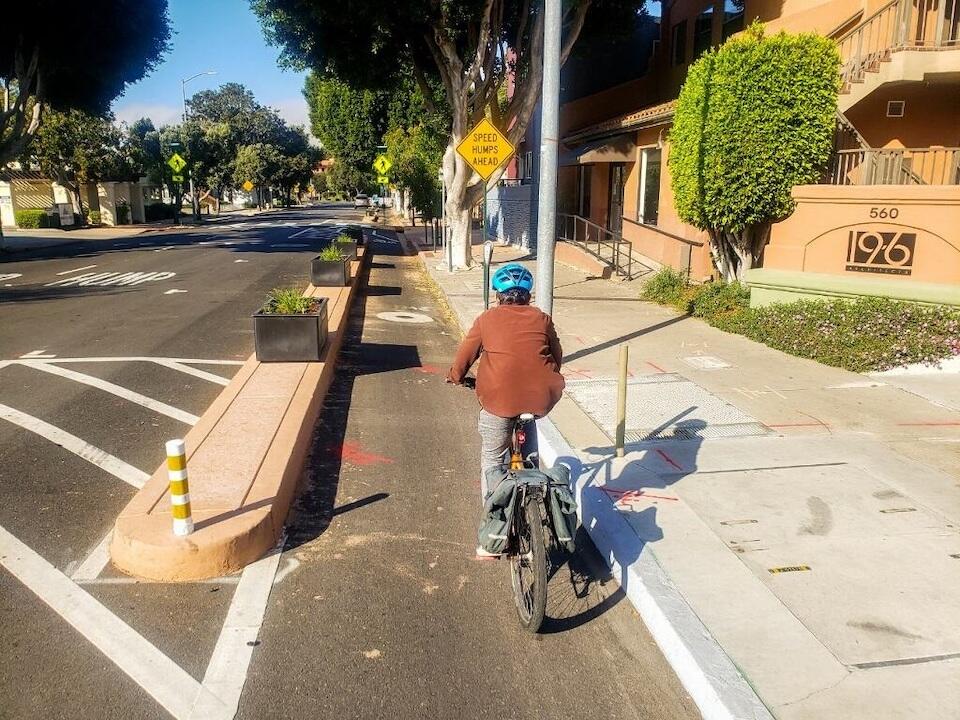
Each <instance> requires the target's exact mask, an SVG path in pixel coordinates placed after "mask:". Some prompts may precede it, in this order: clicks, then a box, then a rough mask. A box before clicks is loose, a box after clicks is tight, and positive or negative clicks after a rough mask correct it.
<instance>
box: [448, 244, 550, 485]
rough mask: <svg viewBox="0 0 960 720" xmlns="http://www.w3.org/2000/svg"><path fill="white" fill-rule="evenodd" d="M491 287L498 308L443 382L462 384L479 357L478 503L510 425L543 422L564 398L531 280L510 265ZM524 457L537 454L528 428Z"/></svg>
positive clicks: (483, 319)
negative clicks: (527, 417) (522, 420)
mask: <svg viewBox="0 0 960 720" xmlns="http://www.w3.org/2000/svg"><path fill="white" fill-rule="evenodd" d="M491 286H492V287H493V289H494V290H495V291H496V293H497V300H498V301H499V304H498V305H497V306H496V307H493V308H491V309H490V310H487V311H486V312H484V313H483V314H482V315H480V316H479V317H478V318H477V319H476V321H475V322H474V323H473V327H472V328H470V332H468V333H467V336H466V337H465V338H464V339H463V342H462V343H461V344H460V348H459V349H458V350H457V355H456V357H455V358H454V360H453V365H452V366H451V367H450V371H449V372H448V373H447V382H452V383H456V384H461V383H462V382H463V378H464V377H465V376H466V374H467V371H469V370H470V367H471V366H472V365H473V363H474V362H476V360H477V358H480V365H479V367H478V368H477V398H478V399H479V401H480V419H479V421H478V423H477V426H478V428H479V430H480V441H481V444H480V499H481V501H483V500H484V499H485V498H486V496H487V494H488V492H490V491H492V490H493V488H487V486H486V476H485V472H486V470H487V469H488V468H491V467H495V466H496V465H499V464H501V463H503V462H504V458H503V456H504V454H505V453H506V452H507V451H508V449H509V447H510V441H511V434H512V431H513V424H514V421H515V419H516V418H517V417H519V416H520V415H521V414H523V413H533V414H534V415H536V416H537V417H543V416H544V415H546V414H547V413H548V412H550V411H551V410H552V409H553V406H554V405H556V404H557V401H559V400H560V395H561V394H562V393H563V387H564V381H563V376H562V375H561V374H560V364H561V362H562V360H563V350H562V349H561V348H560V341H559V339H558V338H557V331H556V329H555V328H554V326H553V321H552V320H551V319H550V316H549V315H547V314H545V313H543V312H541V311H540V310H539V309H537V308H535V307H533V306H532V305H530V292H531V291H532V290H533V275H531V274H530V271H529V270H527V269H526V268H525V267H524V266H523V265H520V264H519V263H510V264H508V265H504V266H503V267H501V268H499V269H498V270H497V271H496V272H495V273H494V274H493V278H492V281H491ZM526 435H527V442H526V443H525V444H524V448H523V454H524V457H526V456H527V455H528V454H529V453H530V452H534V451H535V450H536V441H537V439H536V436H537V434H536V430H535V429H534V427H533V424H532V423H531V425H530V426H529V428H528V431H527V433H526Z"/></svg>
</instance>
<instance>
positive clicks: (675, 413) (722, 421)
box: [567, 373, 772, 443]
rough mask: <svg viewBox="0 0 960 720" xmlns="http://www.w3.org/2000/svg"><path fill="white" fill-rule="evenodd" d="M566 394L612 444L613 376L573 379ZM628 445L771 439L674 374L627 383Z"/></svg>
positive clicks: (740, 413) (733, 410)
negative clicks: (697, 440)
mask: <svg viewBox="0 0 960 720" xmlns="http://www.w3.org/2000/svg"><path fill="white" fill-rule="evenodd" d="M567 394H568V395H569V396H570V397H571V398H572V399H573V401H574V402H576V403H577V405H579V406H580V409H581V410H583V411H584V412H585V413H586V414H587V415H589V416H590V417H591V418H592V419H593V421H594V422H595V423H596V424H597V425H598V426H599V427H600V429H601V430H603V432H604V433H605V434H606V435H607V437H608V438H610V439H611V440H613V439H614V436H615V434H616V422H617V420H616V417H617V416H616V412H617V381H616V379H615V378H597V379H593V380H570V381H568V382H567ZM626 424H627V427H626V435H625V438H626V442H628V443H636V442H643V441H648V440H696V439H708V438H725V437H744V436H756V435H770V434H772V433H771V430H770V429H769V428H767V427H766V426H765V425H763V424H762V423H759V422H757V420H756V419H755V418H753V417H751V416H750V415H747V414H746V413H745V412H743V411H742V410H740V409H739V408H736V407H734V406H733V405H731V404H730V403H728V402H726V401H724V400H721V399H720V398H718V397H717V396H716V395H713V394H711V393H709V392H707V391H706V390H705V389H704V388H702V387H700V386H699V385H697V384H696V383H693V382H691V381H690V380H687V379H686V378H684V377H682V376H681V375H677V374H675V373H658V374H656V375H642V376H639V377H634V378H631V379H630V380H628V381H627V423H626Z"/></svg>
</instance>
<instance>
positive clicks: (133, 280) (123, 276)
mask: <svg viewBox="0 0 960 720" xmlns="http://www.w3.org/2000/svg"><path fill="white" fill-rule="evenodd" d="M175 275H176V273H175V272H169V271H162V272H125V273H118V272H105V273H103V272H102V273H84V274H83V275H74V276H73V277H69V278H64V279H63V280H54V281H53V282H51V283H47V284H46V285H44V287H70V286H71V285H74V286H76V287H88V286H91V285H94V286H99V287H109V286H112V285H117V286H130V285H141V284H143V283H145V282H157V281H158V280H169V279H170V278H172V277H174V276H175Z"/></svg>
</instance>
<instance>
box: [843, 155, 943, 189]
mask: <svg viewBox="0 0 960 720" xmlns="http://www.w3.org/2000/svg"><path fill="white" fill-rule="evenodd" d="M824 183H825V184H828V185H960V148H919V149H914V148H903V149H901V148H876V149H858V150H838V151H837V152H835V153H834V155H833V158H832V159H831V161H830V165H829V168H828V170H827V173H826V176H825V178H824Z"/></svg>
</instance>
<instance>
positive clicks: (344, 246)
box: [333, 233, 357, 261]
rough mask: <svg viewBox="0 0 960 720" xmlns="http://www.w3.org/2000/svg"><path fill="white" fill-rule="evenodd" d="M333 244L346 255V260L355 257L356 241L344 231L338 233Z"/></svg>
mask: <svg viewBox="0 0 960 720" xmlns="http://www.w3.org/2000/svg"><path fill="white" fill-rule="evenodd" d="M333 244H334V246H335V247H336V248H337V249H338V250H340V252H342V253H343V254H344V255H345V256H346V258H347V260H348V261H349V260H356V259H357V241H356V240H354V239H353V238H352V237H350V236H349V235H347V234H346V233H343V234H341V235H338V236H337V238H336V239H335V240H334V241H333Z"/></svg>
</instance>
